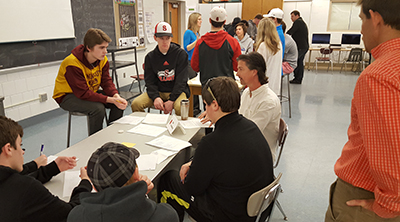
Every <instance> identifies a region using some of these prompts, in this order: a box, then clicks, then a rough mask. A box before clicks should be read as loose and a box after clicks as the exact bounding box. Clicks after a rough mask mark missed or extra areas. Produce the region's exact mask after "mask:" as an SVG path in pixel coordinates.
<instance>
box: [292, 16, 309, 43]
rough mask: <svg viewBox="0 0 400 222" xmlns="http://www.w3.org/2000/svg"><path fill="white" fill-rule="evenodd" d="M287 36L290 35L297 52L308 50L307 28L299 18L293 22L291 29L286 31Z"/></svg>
mask: <svg viewBox="0 0 400 222" xmlns="http://www.w3.org/2000/svg"><path fill="white" fill-rule="evenodd" d="M287 34H289V35H291V36H292V38H293V39H294V41H295V42H296V44H297V50H300V49H308V48H309V43H308V28H307V25H306V23H305V22H304V21H303V19H302V18H301V17H300V18H298V19H297V20H296V21H294V23H293V25H292V27H291V28H290V29H289V31H287Z"/></svg>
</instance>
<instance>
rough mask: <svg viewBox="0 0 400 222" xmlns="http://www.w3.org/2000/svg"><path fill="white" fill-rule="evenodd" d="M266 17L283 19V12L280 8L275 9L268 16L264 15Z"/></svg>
mask: <svg viewBox="0 0 400 222" xmlns="http://www.w3.org/2000/svg"><path fill="white" fill-rule="evenodd" d="M263 16H264V17H268V18H270V17H273V18H278V19H283V11H282V10H281V9H280V8H273V9H271V11H269V13H268V14H265V15H263Z"/></svg>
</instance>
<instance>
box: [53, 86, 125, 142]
mask: <svg viewBox="0 0 400 222" xmlns="http://www.w3.org/2000/svg"><path fill="white" fill-rule="evenodd" d="M60 107H61V108H63V109H64V110H66V111H70V112H80V113H84V114H86V115H88V116H89V126H88V127H89V134H90V135H92V134H94V133H96V132H97V131H99V130H101V129H103V119H104V116H105V113H106V110H105V108H109V109H111V110H110V116H109V118H108V121H109V122H110V123H111V122H113V121H115V120H117V119H119V118H121V117H122V115H123V114H124V111H123V110H120V109H119V108H118V107H117V106H115V105H114V104H111V103H107V104H103V103H99V102H92V101H87V100H82V99H79V98H77V97H76V96H75V95H74V94H73V93H70V94H67V95H66V96H65V97H64V99H63V101H62V102H61V103H60Z"/></svg>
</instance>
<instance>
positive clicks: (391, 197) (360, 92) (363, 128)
mask: <svg viewBox="0 0 400 222" xmlns="http://www.w3.org/2000/svg"><path fill="white" fill-rule="evenodd" d="M358 4H359V5H361V12H360V18H361V20H362V28H361V33H362V34H363V41H364V45H365V49H366V51H368V52H370V53H371V54H372V56H373V57H374V58H375V59H376V61H374V62H373V63H372V64H371V65H369V66H368V67H367V68H366V69H365V70H364V71H363V72H362V73H361V75H360V77H359V78H358V80H357V84H356V86H355V89H354V95H353V100H352V105H351V123H350V126H349V129H348V132H347V133H348V142H347V143H346V144H345V145H344V147H343V150H342V154H341V156H340V158H339V159H338V160H337V162H336V164H335V173H336V175H337V176H338V179H337V180H336V182H334V183H333V184H332V186H331V190H330V201H329V207H328V210H327V212H326V216H325V221H346V222H349V221H360V222H361V221H362V222H369V221H374V222H379V221H400V216H399V215H400V13H399V11H398V9H399V8H400V1H399V0H359V1H358Z"/></svg>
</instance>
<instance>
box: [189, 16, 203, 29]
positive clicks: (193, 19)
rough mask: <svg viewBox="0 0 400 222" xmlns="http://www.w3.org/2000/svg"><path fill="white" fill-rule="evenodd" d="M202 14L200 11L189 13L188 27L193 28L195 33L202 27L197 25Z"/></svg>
mask: <svg viewBox="0 0 400 222" xmlns="http://www.w3.org/2000/svg"><path fill="white" fill-rule="evenodd" d="M200 16H201V14H200V13H198V12H193V13H192V14H190V15H189V19H188V29H190V30H192V31H193V32H195V33H199V29H200V27H198V26H197V20H198V19H199V17H200Z"/></svg>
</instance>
